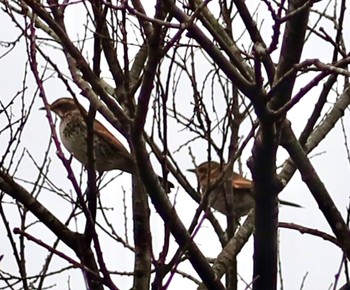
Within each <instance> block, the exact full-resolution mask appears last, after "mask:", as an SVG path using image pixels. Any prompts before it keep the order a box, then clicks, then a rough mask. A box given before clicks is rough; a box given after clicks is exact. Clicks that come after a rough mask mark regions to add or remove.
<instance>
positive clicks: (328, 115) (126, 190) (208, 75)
mask: <svg viewBox="0 0 350 290" xmlns="http://www.w3.org/2000/svg"><path fill="white" fill-rule="evenodd" d="M251 2H252V3H251ZM0 3H1V9H2V12H1V17H2V18H4V17H6V21H7V22H8V23H10V24H11V25H12V26H11V28H9V29H11V36H10V37H11V39H9V38H8V37H6V39H2V40H1V47H2V51H1V59H0V61H1V62H3V63H5V62H6V60H7V59H12V60H13V59H14V56H15V54H16V55H26V59H23V60H21V58H20V57H18V59H16V60H15V63H14V68H15V69H16V70H15V73H16V76H15V77H16V79H17V80H19V79H21V78H22V79H21V83H22V87H21V88H18V87H17V88H16V89H13V90H12V91H11V93H9V92H7V93H6V94H7V95H6V97H5V98H3V97H2V98H1V103H0V104H1V108H0V120H1V125H0V140H1V145H2V146H1V156H2V157H1V159H0V160H1V161H0V165H1V166H0V169H1V170H0V189H1V206H0V214H1V219H2V222H3V229H4V231H6V235H7V239H6V240H5V239H4V237H5V232H4V233H3V238H2V240H3V242H2V243H4V244H5V243H6V249H11V250H9V251H6V252H1V253H0V255H1V256H0V257H2V258H3V257H5V258H6V259H9V257H11V260H12V263H13V264H15V265H16V270H14V269H13V268H10V267H9V268H8V269H5V268H3V267H1V271H0V281H1V282H0V283H1V287H3V288H6V289H7V288H9V289H44V288H49V287H54V286H55V283H56V281H55V280H54V279H55V277H58V276H59V277H65V279H66V281H67V286H66V287H67V288H71V285H70V281H69V277H70V275H72V273H74V269H76V268H77V269H79V271H81V272H82V274H83V277H84V279H85V283H86V288H88V289H122V288H126V287H124V286H123V285H132V289H137V290H141V289H150V288H151V289H167V288H169V287H171V286H172V285H173V284H174V283H176V281H177V279H180V278H178V277H180V276H182V277H184V278H185V279H186V280H187V281H190V282H191V284H189V285H192V287H193V288H192V289H195V288H196V287H199V288H200V289H203V288H207V289H237V268H238V269H239V265H238V267H237V264H236V256H237V255H238V253H239V252H240V251H241V249H242V248H243V247H244V246H245V245H246V243H247V241H248V239H249V237H250V236H251V235H252V233H253V231H254V255H253V265H254V266H253V277H251V282H249V286H247V288H248V287H252V289H255V290H259V289H276V288H277V277H278V275H277V274H278V226H281V227H287V228H290V229H296V230H298V231H300V232H302V233H308V234H310V235H315V236H317V237H320V238H323V239H326V240H328V241H331V242H332V243H333V244H334V245H335V246H337V247H339V252H340V253H343V254H344V257H345V258H344V264H345V265H346V261H347V259H348V258H350V232H349V229H348V225H347V218H344V217H343V216H342V215H341V213H340V210H341V209H338V208H337V206H336V204H335V203H334V201H333V197H332V195H331V194H330V193H329V192H328V191H327V188H326V185H325V184H324V183H323V182H322V181H321V179H320V177H319V175H318V174H317V172H316V169H315V168H314V166H313V164H312V163H311V161H310V157H309V156H308V154H309V153H310V152H311V151H312V150H314V149H315V148H316V147H317V146H318V145H319V144H320V142H321V141H322V140H324V139H325V138H326V137H328V136H329V132H330V131H331V130H332V129H333V127H334V126H335V124H336V123H337V122H338V121H340V120H342V119H341V118H342V116H343V114H344V112H345V110H346V108H347V107H348V105H349V101H350V95H349V94H350V92H349V88H348V77H349V71H348V63H349V62H350V57H349V52H348V51H347V49H346V43H347V41H348V40H349V39H348V35H349V31H347V29H348V27H346V25H345V20H346V18H347V17H346V16H347V15H346V8H347V7H346V1H345V0H343V1H328V2H324V1H312V0H308V1H307V0H290V1H256V3H255V2H254V1H241V0H235V1H202V0H190V1H188V2H183V1H170V0H165V1H152V3H150V1H139V0H131V1H102V0H101V1H84V0H82V1H60V2H59V1H55V0H50V1H46V2H42V3H41V2H40V1H33V0H22V1H17V0H13V1H9V0H1V1H0ZM12 29H13V30H12ZM13 31H15V32H13ZM313 45H315V46H317V47H319V48H320V49H318V50H317V51H315V50H313V54H312V57H310V55H311V54H310V53H309V51H310V47H312V46H313ZM0 70H1V71H4V72H7V73H8V72H11V73H12V68H11V67H9V66H5V65H2V66H1V69H0ZM18 83H19V82H18ZM3 86H6V84H3ZM63 96H64V97H70V98H73V99H75V100H76V101H78V102H80V103H82V104H84V106H85V108H86V110H87V111H88V114H87V116H86V123H87V124H88V137H87V142H88V146H87V147H88V162H87V165H86V166H83V167H82V166H81V165H79V163H77V162H76V161H75V160H74V159H72V158H71V157H70V156H69V154H67V152H66V151H65V150H64V149H62V145H61V143H60V138H59V137H58V133H57V131H56V126H55V118H54V115H53V114H52V112H51V111H50V110H49V108H50V107H49V105H50V103H52V102H53V101H54V100H55V99H58V98H60V97H63ZM311 98H312V99H313V100H314V102H313V103H312V106H308V107H307V106H305V105H304V104H303V103H302V101H304V100H305V99H311ZM39 107H44V108H45V109H46V117H47V118H46V119H44V114H41V115H40V113H39V112H38V111H37V108H39ZM310 107H311V109H310ZM290 111H292V112H297V114H298V116H301V117H300V118H295V119H291V120H289V118H288V117H287V113H289V112H290ZM96 112H97V113H98V114H101V115H102V116H103V117H104V118H102V117H101V116H99V119H100V120H101V119H105V121H104V123H105V124H106V126H109V127H108V128H109V129H110V130H111V131H112V132H113V133H115V134H116V135H117V136H118V139H120V140H121V141H122V142H123V143H124V144H125V145H126V147H128V148H129V151H130V153H131V155H132V157H133V159H134V160H133V162H134V163H135V166H136V167H135V168H136V170H134V171H133V174H132V187H131V188H130V183H129V179H130V178H129V177H130V176H129V175H127V174H122V175H121V174H120V173H121V172H120V171H113V172H110V173H106V174H103V175H102V174H96V172H95V170H94V169H95V160H94V151H95V149H96V148H94V145H93V144H94V143H93V142H92V140H93V137H94V136H93V134H94V133H93V129H92V128H93V126H92V125H91V124H93V121H94V119H95V114H96ZM288 116H289V115H288ZM100 117H101V118H100ZM32 118H33V119H34V118H35V119H36V120H41V121H40V122H41V123H40V124H38V123H36V124H35V125H34V123H31V119H32ZM44 120H45V124H44ZM296 122H304V124H303V126H304V128H303V130H302V132H301V134H300V135H299V137H297V135H298V134H297V133H295V131H294V128H293V127H294V126H293V125H294V124H295V123H296ZM89 124H90V125H89ZM341 124H342V126H343V127H342V128H343V132H344V138H345V140H346V138H347V135H346V131H347V130H348V125H347V124H345V123H343V122H342V123H341ZM46 128H50V131H51V136H50V138H48V137H49V136H48V135H47V136H45V135H44V132H45V130H46ZM117 132H118V133H117ZM47 134H49V133H47ZM45 138H47V139H45ZM44 140H48V141H47V145H45V141H44ZM280 148H284V149H285V150H286V151H287V152H288V158H287V159H286V160H284V161H283V160H280V157H279V155H278V150H279V149H280ZM346 149H348V147H347V143H346ZM55 152H56V154H55ZM247 155H248V156H250V157H249V159H248V161H247V165H248V167H249V169H250V172H251V176H252V179H253V182H254V195H255V209H252V210H251V211H250V213H249V214H248V216H247V217H246V218H245V219H241V220H240V221H238V219H237V217H236V216H235V212H234V211H232V210H231V211H228V214H227V228H223V227H222V223H220V222H219V221H218V219H217V217H218V215H221V214H220V213H218V214H216V213H215V211H212V210H211V209H210V207H208V199H207V197H208V194H210V192H211V190H213V189H214V188H215V187H216V186H221V185H223V184H224V185H225V188H226V199H227V200H226V202H227V207H228V209H232V206H233V204H232V203H233V196H234V195H235V188H232V185H231V182H232V178H234V176H233V168H235V169H236V170H237V169H238V170H239V171H240V173H243V172H242V168H244V166H245V158H244V157H243V156H247ZM343 158H344V159H346V157H345V156H343ZM348 158H349V157H348ZM211 160H216V161H218V162H219V163H220V164H221V168H222V173H221V174H220V176H219V177H218V179H217V180H216V181H215V182H213V183H212V186H211V187H212V188H210V187H209V189H208V190H205V192H202V193H201V189H200V186H199V185H198V186H197V185H196V184H191V183H190V182H189V181H188V180H187V177H188V175H187V173H186V169H188V168H184V165H186V164H187V165H188V164H191V167H192V168H195V167H196V166H198V165H199V164H200V163H202V162H204V161H211ZM58 161H60V162H58ZM281 164H283V167H282V169H281V170H278V166H279V165H281ZM296 170H298V171H299V172H300V174H301V176H302V179H303V182H304V183H305V184H306V185H307V187H308V189H309V191H310V193H311V194H312V196H313V198H314V199H315V201H316V202H317V205H318V207H319V209H320V210H321V211H322V214H323V216H324V217H325V218H326V220H327V222H328V224H329V226H330V228H331V229H332V232H333V235H329V234H327V233H325V232H322V231H318V230H315V229H310V228H307V227H306V226H303V225H300V224H291V223H279V221H278V194H279V193H280V192H281V191H282V190H283V189H284V187H286V185H287V184H288V182H289V180H290V179H291V178H292V176H293V174H294V173H295V171H296ZM155 171H157V174H158V175H160V176H162V179H158V178H157V174H155ZM65 176H67V178H65ZM168 179H169V180H170V181H171V182H173V183H175V184H176V187H175V188H174V189H173V190H172V193H171V194H169V195H168V194H167V193H166V190H164V187H166V185H167V180H168ZM226 185H229V186H226ZM107 192H109V193H112V194H113V196H111V195H109V198H110V200H112V201H113V204H112V203H110V202H106V198H107V197H106V195H108V193H107ZM201 194H203V195H201ZM236 194H238V193H236ZM201 196H203V198H201ZM189 197H190V198H189ZM190 200H193V201H195V202H197V209H195V208H192V210H191V211H189V212H188V211H186V210H183V209H187V207H186V203H187V202H189V201H190ZM149 201H150V202H151V203H149ZM114 202H115V203H114ZM193 204H195V203H193ZM204 219H208V220H209V221H210V225H211V226H212V228H213V229H214V231H215V234H216V236H217V238H218V239H219V241H220V244H221V248H222V251H221V253H219V255H218V256H217V257H216V259H215V260H214V261H213V260H211V259H208V258H207V257H206V256H207V254H206V251H205V249H203V248H202V247H201V245H200V244H199V243H197V240H196V237H197V235H198V233H199V232H200V231H201V230H202V228H203V227H202V225H203V222H204ZM160 229H161V230H160ZM210 239H215V235H214V234H213V237H210V238H208V241H209V240H210ZM10 251H12V253H11V252H10ZM33 253H35V254H33ZM12 256H13V257H12ZM33 257H34V258H35V257H37V258H38V259H40V262H39V266H38V265H37V262H35V260H33ZM57 257H59V259H57ZM58 260H59V261H60V262H58ZM54 261H55V262H54ZM62 261H64V263H62ZM188 262H189V263H188ZM0 263H1V266H2V263H3V262H0ZM57 263H58V264H57ZM132 264H133V265H132ZM34 265H35V266H34ZM345 269H346V267H345ZM340 271H341V270H340ZM346 273H347V272H346V270H344V275H346ZM339 274H340V273H339ZM223 276H225V277H226V280H225V281H224V280H222V277H223ZM123 281H124V282H123ZM125 281H127V282H125ZM124 283H126V284H124ZM186 285H188V284H186ZM335 286H336V285H335ZM82 287H83V285H81V286H80V288H82ZM301 287H302V286H301ZM60 288H62V286H60ZM129 288H130V287H129ZM334 289H336V288H334Z"/></svg>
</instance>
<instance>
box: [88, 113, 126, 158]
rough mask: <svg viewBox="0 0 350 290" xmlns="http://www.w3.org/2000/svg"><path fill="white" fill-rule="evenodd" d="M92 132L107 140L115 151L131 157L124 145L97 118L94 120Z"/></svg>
mask: <svg viewBox="0 0 350 290" xmlns="http://www.w3.org/2000/svg"><path fill="white" fill-rule="evenodd" d="M94 133H95V134H96V135H97V136H100V137H101V138H104V139H105V140H107V142H109V144H110V145H111V146H112V147H113V148H114V149H115V150H116V152H119V153H120V154H122V155H124V156H125V157H127V158H131V156H130V153H129V151H128V150H127V149H126V148H125V147H124V145H123V144H122V143H121V142H120V141H119V140H118V139H117V138H116V137H115V136H114V135H113V134H112V133H111V132H109V131H108V130H107V128H106V127H105V126H103V125H102V124H101V123H100V122H99V121H97V120H95V122H94Z"/></svg>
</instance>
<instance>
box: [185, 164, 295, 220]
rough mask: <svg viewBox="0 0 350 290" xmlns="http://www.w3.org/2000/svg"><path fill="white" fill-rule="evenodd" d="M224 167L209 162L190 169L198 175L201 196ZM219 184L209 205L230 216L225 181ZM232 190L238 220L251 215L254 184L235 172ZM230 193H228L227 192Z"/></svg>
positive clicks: (288, 203) (286, 202) (213, 191)
mask: <svg viewBox="0 0 350 290" xmlns="http://www.w3.org/2000/svg"><path fill="white" fill-rule="evenodd" d="M222 170H223V167H222V166H221V165H220V164H219V163H218V162H216V161H207V162H204V163H202V164H200V165H199V166H197V167H196V168H195V169H189V170H188V171H190V172H193V173H195V174H196V175H197V178H198V182H199V185H200V188H201V194H203V193H205V192H206V191H207V190H208V188H209V187H210V186H212V185H213V184H214V183H215V181H216V180H217V178H218V177H219V176H220V174H221V173H222ZM226 179H227V178H225V177H224V179H223V181H222V182H221V183H219V184H218V185H217V186H216V187H215V188H213V189H212V190H211V192H209V193H208V205H209V206H211V207H212V208H213V209H215V210H217V211H219V212H220V213H222V214H225V215H228V210H229V209H228V206H227V202H226V194H225V180H226ZM231 184H232V189H233V204H232V207H233V209H232V210H233V213H234V216H235V217H236V218H240V217H242V216H245V215H247V214H248V213H249V211H250V210H251V209H252V208H253V207H254V206H255V199H254V194H253V191H252V190H253V182H252V181H251V180H249V179H247V178H244V177H243V176H242V175H240V174H238V173H236V172H233V175H232V181H231ZM227 192H228V191H227ZM202 197H203V196H202ZM279 203H280V204H283V205H289V206H294V207H300V205H298V204H295V203H292V202H289V201H284V200H279Z"/></svg>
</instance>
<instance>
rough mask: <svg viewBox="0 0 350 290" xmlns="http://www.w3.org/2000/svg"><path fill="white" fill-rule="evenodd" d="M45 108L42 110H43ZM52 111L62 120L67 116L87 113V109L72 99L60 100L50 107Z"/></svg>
mask: <svg viewBox="0 0 350 290" xmlns="http://www.w3.org/2000/svg"><path fill="white" fill-rule="evenodd" d="M43 109H45V108H41V110H43ZM49 109H50V111H52V112H54V113H55V114H56V115H58V116H59V117H60V118H63V117H64V116H65V115H67V114H69V113H72V112H74V111H78V112H79V113H85V112H86V111H85V109H84V108H83V107H82V106H81V105H80V104H79V103H77V102H76V101H75V100H74V99H71V98H60V99H57V100H56V101H54V102H53V103H52V104H51V105H49Z"/></svg>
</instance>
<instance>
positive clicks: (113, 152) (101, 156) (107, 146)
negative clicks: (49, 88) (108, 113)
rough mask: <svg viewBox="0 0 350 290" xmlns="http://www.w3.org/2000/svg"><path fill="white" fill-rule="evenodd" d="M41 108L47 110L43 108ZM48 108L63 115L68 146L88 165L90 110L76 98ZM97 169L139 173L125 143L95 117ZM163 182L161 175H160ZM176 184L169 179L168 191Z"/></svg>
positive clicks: (62, 127)
mask: <svg viewBox="0 0 350 290" xmlns="http://www.w3.org/2000/svg"><path fill="white" fill-rule="evenodd" d="M41 109H45V107H44V108H41ZM48 109H49V110H50V111H52V112H53V113H55V114H56V115H57V116H58V117H59V118H60V124H59V134H60V138H61V142H62V144H63V145H64V147H65V148H66V149H67V150H68V152H70V153H71V154H72V155H73V157H75V158H76V159H77V160H78V161H79V162H80V163H82V164H83V165H84V166H85V167H86V166H87V163H88V157H87V124H86V119H87V111H86V110H85V109H84V107H83V106H82V105H80V104H79V103H78V102H77V101H76V100H74V99H72V98H59V99H57V100H56V101H54V102H53V103H52V104H50V105H49V106H48ZM93 133H94V134H93V136H94V137H93V142H94V144H93V145H94V154H95V156H94V157H95V160H94V161H95V170H96V171H98V172H99V173H102V172H105V171H111V170H114V169H117V170H121V171H124V172H127V173H130V174H134V173H135V172H136V164H135V161H134V158H133V157H132V155H131V154H130V153H129V151H128V150H127V149H126V148H125V147H124V145H123V144H122V143H121V142H120V141H119V140H118V139H117V138H116V137H115V136H114V135H113V134H112V133H111V132H110V131H108V129H107V128H106V127H105V126H104V125H102V124H101V123H100V122H99V121H97V120H96V119H94V120H93ZM158 178H159V180H160V181H162V178H161V177H158ZM173 187H174V185H173V184H172V183H171V182H169V181H167V184H166V185H165V190H166V192H169V191H170V189H171V188H173Z"/></svg>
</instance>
